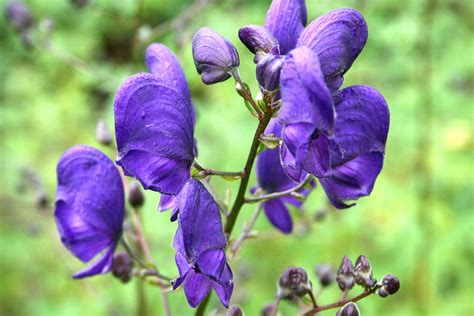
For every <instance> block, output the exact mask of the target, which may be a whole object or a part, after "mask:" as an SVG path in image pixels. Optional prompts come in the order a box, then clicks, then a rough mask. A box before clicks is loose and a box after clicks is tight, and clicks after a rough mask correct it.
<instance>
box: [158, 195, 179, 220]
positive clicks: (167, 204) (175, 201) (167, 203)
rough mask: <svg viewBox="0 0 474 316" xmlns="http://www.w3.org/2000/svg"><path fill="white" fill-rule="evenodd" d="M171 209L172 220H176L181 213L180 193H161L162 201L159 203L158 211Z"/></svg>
mask: <svg viewBox="0 0 474 316" xmlns="http://www.w3.org/2000/svg"><path fill="white" fill-rule="evenodd" d="M167 210H171V217H170V220H171V221H172V222H174V221H175V220H176V219H178V214H179V194H178V196H175V195H172V194H161V196H160V202H159V204H158V211H159V212H164V211H167Z"/></svg>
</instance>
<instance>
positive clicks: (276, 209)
mask: <svg viewBox="0 0 474 316" xmlns="http://www.w3.org/2000/svg"><path fill="white" fill-rule="evenodd" d="M263 209H264V211H265V215H266V216H267V218H268V220H269V221H270V223H272V225H273V226H275V227H276V228H278V229H279V230H280V231H281V232H282V233H285V234H290V233H291V232H292V231H293V221H292V219H291V216H290V212H289V211H288V208H287V207H286V205H285V203H283V201H282V200H281V199H279V198H276V199H272V200H268V201H265V202H263Z"/></svg>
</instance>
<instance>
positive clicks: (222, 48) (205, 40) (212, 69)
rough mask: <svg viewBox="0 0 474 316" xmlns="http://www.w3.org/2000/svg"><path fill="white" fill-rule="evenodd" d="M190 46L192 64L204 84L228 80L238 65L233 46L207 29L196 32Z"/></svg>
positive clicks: (236, 54)
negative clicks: (191, 49)
mask: <svg viewBox="0 0 474 316" xmlns="http://www.w3.org/2000/svg"><path fill="white" fill-rule="evenodd" d="M192 45H193V57H194V64H195V66H196V70H197V72H198V73H199V74H200V75H201V79H202V81H203V82H204V83H205V84H213V83H217V82H222V81H225V80H227V79H229V78H230V76H231V75H232V72H233V71H235V68H236V67H238V66H239V65H240V60H239V54H238V52H237V49H236V48H235V47H234V45H233V44H232V43H231V42H230V41H229V40H227V39H226V38H224V37H222V36H221V35H220V34H218V33H216V32H215V31H214V30H212V29H210V28H208V27H203V28H200V29H199V30H198V31H197V32H196V34H195V35H194V37H193V44H192Z"/></svg>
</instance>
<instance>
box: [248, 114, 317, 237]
mask: <svg viewBox="0 0 474 316" xmlns="http://www.w3.org/2000/svg"><path fill="white" fill-rule="evenodd" d="M265 133H266V134H274V135H275V136H276V137H280V136H281V125H279V124H278V122H277V121H276V120H275V119H274V120H272V121H270V124H269V125H268V127H267V129H266V131H265ZM256 173H257V180H258V185H259V186H260V187H261V188H262V189H263V190H264V191H265V193H274V192H281V191H285V190H287V189H290V188H292V187H294V186H295V182H294V181H293V180H292V179H290V178H289V177H288V176H287V175H286V173H285V172H284V171H283V168H282V167H281V164H280V151H279V150H278V148H274V149H266V150H265V151H263V152H262V153H261V154H260V155H258V158H257V169H256ZM299 193H300V194H302V195H304V196H307V195H308V194H309V193H310V190H309V189H306V188H304V189H302V190H301V191H299ZM287 204H291V205H293V206H295V207H298V208H299V207H301V205H302V204H303V202H301V201H300V200H298V199H296V198H295V197H293V196H291V195H285V196H282V197H279V198H275V199H271V200H268V201H265V202H263V203H262V207H263V210H264V212H265V215H266V216H267V218H268V220H269V221H270V223H272V225H273V226H275V227H276V228H278V229H279V230H280V231H281V232H283V233H285V234H289V233H291V232H292V230H293V221H292V219H291V216H290V212H289V210H288V207H287V206H286V205H287Z"/></svg>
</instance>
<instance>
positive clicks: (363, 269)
mask: <svg viewBox="0 0 474 316" xmlns="http://www.w3.org/2000/svg"><path fill="white" fill-rule="evenodd" d="M354 281H355V283H357V284H359V285H362V286H365V287H372V286H374V285H375V283H377V280H375V279H374V278H373V277H372V266H371V265H370V262H369V260H368V259H367V257H366V256H359V258H357V260H356V263H355V266H354Z"/></svg>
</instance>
